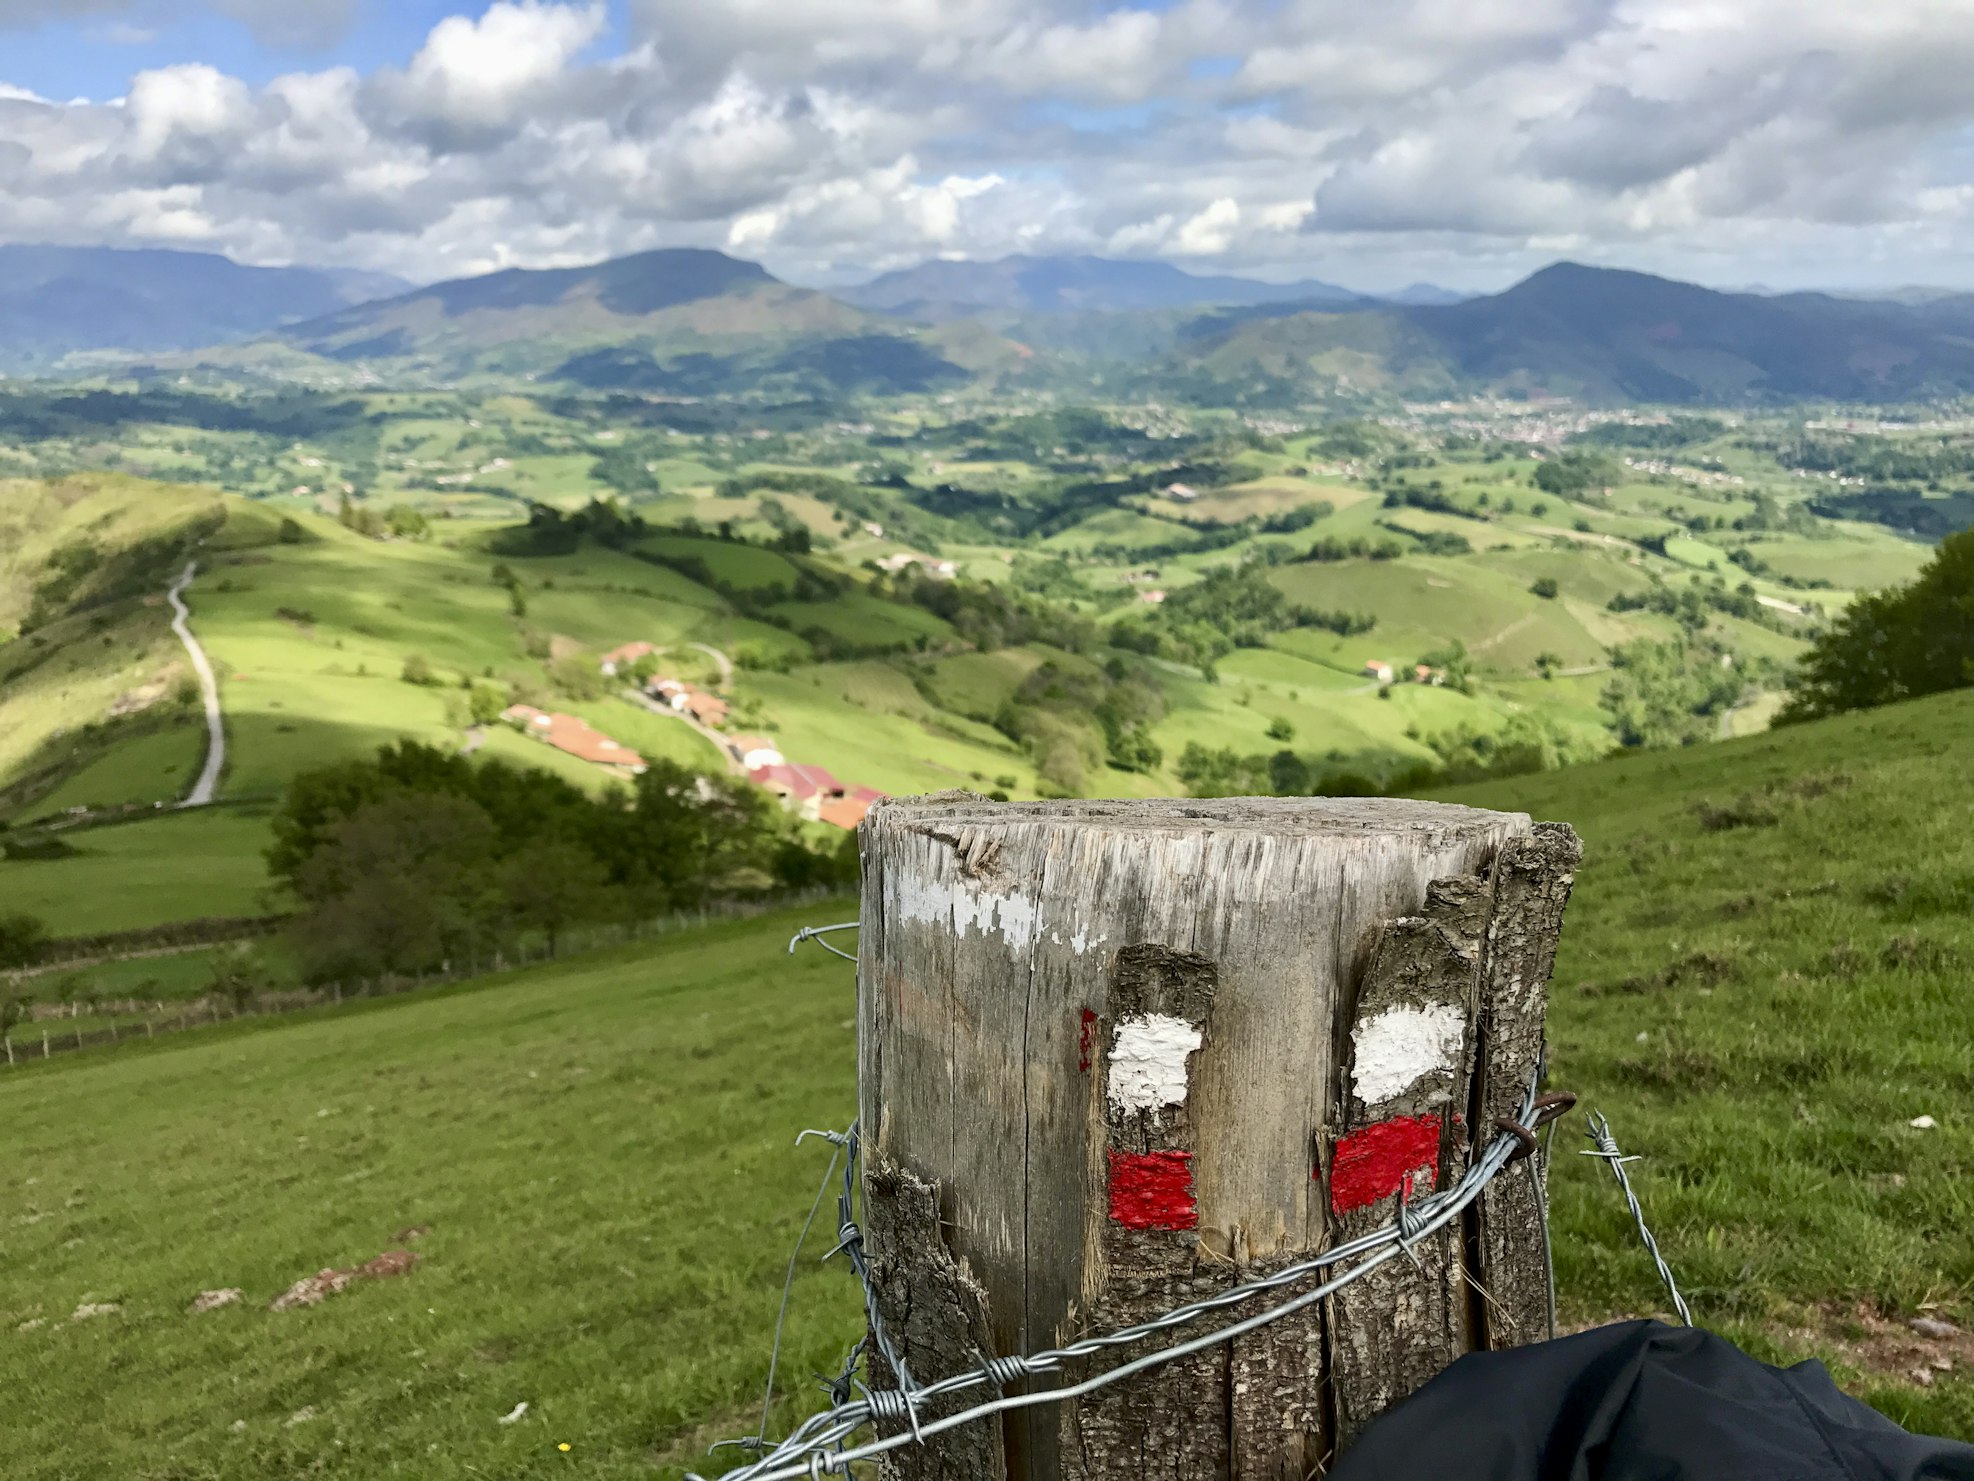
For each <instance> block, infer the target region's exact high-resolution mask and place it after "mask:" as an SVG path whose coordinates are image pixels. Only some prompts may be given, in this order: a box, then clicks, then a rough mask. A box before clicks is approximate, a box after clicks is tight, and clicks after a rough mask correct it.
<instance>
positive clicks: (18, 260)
mask: <svg viewBox="0 0 1974 1481" xmlns="http://www.w3.org/2000/svg"><path fill="white" fill-rule="evenodd" d="M410 286H411V285H410V284H409V283H407V282H405V281H404V279H402V278H397V277H393V276H391V275H390V274H388V273H370V272H359V271H353V270H348V269H341V268H314V267H246V266H242V265H241V264H240V263H237V262H234V261H233V260H232V259H230V258H227V257H221V256H218V255H217V254H214V253H208V252H176V251H167V250H158V249H148V248H147V249H125V248H117V247H50V246H0V367H11V368H13V369H16V370H19V369H28V368H33V367H37V366H45V365H49V364H52V363H53V362H54V361H56V360H58V359H60V358H61V357H62V356H64V355H68V354H73V353H77V352H83V351H95V350H129V351H135V352H139V353H144V352H152V351H163V350H185V349H195V348H197V347H199V346H202V345H210V344H214V343H218V342H221V341H225V340H236V339H246V338H250V337H253V336H257V335H263V334H266V333H268V332H269V331H270V330H273V329H277V328H279V327H280V326H281V325H283V324H289V323H293V322H295V321H297V320H301V319H310V318H314V317H316V316H318V315H321V314H327V313H332V312H334V311H335V310H337V309H340V308H343V307H345V306H346V305H349V304H352V303H359V302H361V301H363V300H364V299H367V298H377V297H382V296H386V295H389V294H394V293H402V292H403V291H404V290H405V289H406V288H408V287H410Z"/></svg>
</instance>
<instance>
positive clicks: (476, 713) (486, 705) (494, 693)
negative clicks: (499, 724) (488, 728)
mask: <svg viewBox="0 0 1974 1481" xmlns="http://www.w3.org/2000/svg"><path fill="white" fill-rule="evenodd" d="M506 708H507V690H506V688H505V686H503V685H501V684H497V683H495V682H494V681H493V680H492V679H475V680H474V681H473V683H472V685H471V687H469V688H468V689H467V691H466V710H467V713H468V714H469V715H470V716H471V717H472V720H473V723H474V724H475V725H491V724H493V723H494V721H496V720H498V719H499V718H500V715H501V711H503V710H505V709H506Z"/></svg>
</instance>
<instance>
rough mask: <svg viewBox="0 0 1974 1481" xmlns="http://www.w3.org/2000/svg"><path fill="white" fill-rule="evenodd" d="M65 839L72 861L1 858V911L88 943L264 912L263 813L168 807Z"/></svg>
mask: <svg viewBox="0 0 1974 1481" xmlns="http://www.w3.org/2000/svg"><path fill="white" fill-rule="evenodd" d="M59 836H60V837H62V838H63V839H64V840H65V841H66V842H67V843H68V844H69V845H70V846H71V847H73V848H74V849H75V850H76V853H75V856H74V857H72V858H66V859H0V902H4V903H0V912H6V913H12V912H15V911H19V912H22V913H24V914H27V915H32V916H38V917H40V918H41V919H42V920H43V921H44V922H45V923H46V925H47V927H48V929H49V931H50V932H52V933H53V934H55V935H57V936H88V935H94V934H95V933H97V932H99V931H130V930H136V929H137V928H139V927H140V926H155V925H160V924H162V923H164V922H166V921H175V920H191V919H195V918H198V917H202V916H241V915H259V914H261V913H262V911H263V910H264V909H265V908H266V906H265V900H264V896H265V895H266V892H267V885H268V880H267V865H266V863H265V862H264V861H263V860H262V858H261V853H262V851H263V850H264V849H265V848H266V847H267V845H268V843H269V842H270V836H269V833H268V820H267V812H266V810H265V809H260V808H236V807H210V808H197V809H191V810H186V811H178V810H170V811H166V812H161V813H159V814H157V815H156V816H153V817H145V818H141V819H139V820H137V821H135V822H129V823H117V824H113V825H111V826H109V827H103V828H87V829H78V830H75V831H72V832H65V833H63V834H61V835H59Z"/></svg>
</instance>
